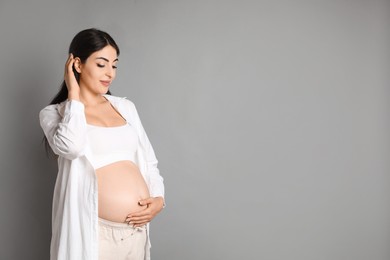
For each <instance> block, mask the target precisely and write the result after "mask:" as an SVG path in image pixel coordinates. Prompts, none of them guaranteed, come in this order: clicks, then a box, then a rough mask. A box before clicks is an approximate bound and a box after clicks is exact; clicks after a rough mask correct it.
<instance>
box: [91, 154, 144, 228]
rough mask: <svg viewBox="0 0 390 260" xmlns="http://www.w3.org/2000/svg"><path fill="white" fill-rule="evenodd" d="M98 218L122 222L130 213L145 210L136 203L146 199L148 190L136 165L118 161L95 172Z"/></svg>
mask: <svg viewBox="0 0 390 260" xmlns="http://www.w3.org/2000/svg"><path fill="white" fill-rule="evenodd" d="M96 176H97V180H98V201H99V206H98V209H99V217H100V218H104V219H107V220H110V221H114V222H124V221H125V219H126V216H127V215H128V214H130V213H133V212H137V211H140V210H142V209H145V208H146V206H139V205H138V201H139V200H141V199H146V198H148V197H149V196H150V195H149V190H148V187H147V185H146V183H145V180H144V178H143V177H142V175H141V172H140V171H139V169H138V167H137V165H135V164H134V163H133V162H131V161H119V162H115V163H112V164H109V165H106V166H104V167H101V168H99V169H97V170H96Z"/></svg>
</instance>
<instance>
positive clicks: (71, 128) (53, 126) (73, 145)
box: [39, 100, 87, 160]
mask: <svg viewBox="0 0 390 260" xmlns="http://www.w3.org/2000/svg"><path fill="white" fill-rule="evenodd" d="M64 102H65V103H64V104H62V103H61V104H56V105H49V106H47V107H45V108H44V109H42V110H41V111H40V112H39V121H40V125H41V127H42V129H43V132H44V133H45V136H46V138H47V140H48V142H49V145H50V147H51V149H52V150H53V152H54V153H55V154H57V155H59V156H62V157H64V158H66V159H69V160H73V159H75V158H77V157H80V156H82V155H83V154H84V152H85V149H84V148H85V144H86V133H87V123H86V119H85V114H84V104H83V103H82V102H80V101H77V100H67V101H64Z"/></svg>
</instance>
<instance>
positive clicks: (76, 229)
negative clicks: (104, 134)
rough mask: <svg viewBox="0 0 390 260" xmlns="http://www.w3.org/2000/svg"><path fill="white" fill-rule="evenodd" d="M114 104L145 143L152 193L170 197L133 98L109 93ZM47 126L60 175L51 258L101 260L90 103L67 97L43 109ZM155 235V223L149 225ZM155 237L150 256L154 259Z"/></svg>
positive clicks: (143, 167) (142, 153) (142, 155)
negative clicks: (88, 119) (87, 107)
mask: <svg viewBox="0 0 390 260" xmlns="http://www.w3.org/2000/svg"><path fill="white" fill-rule="evenodd" d="M104 97H106V98H107V100H108V101H110V103H111V104H112V106H113V107H114V108H115V109H116V110H117V111H118V112H119V113H120V114H121V115H122V116H123V117H124V118H125V119H126V121H127V122H128V123H129V124H131V125H133V126H134V127H135V129H136V131H137V134H138V137H139V142H138V148H137V156H136V159H137V161H136V164H137V165H138V167H139V169H140V171H141V173H142V176H143V177H144V179H145V182H146V184H147V186H148V188H149V192H150V196H151V197H164V184H163V178H162V177H161V175H160V173H159V170H158V168H157V163H158V161H157V159H156V156H155V154H154V151H153V148H152V146H151V144H150V142H149V139H148V137H147V135H146V133H145V131H144V128H143V126H142V124H141V121H140V119H139V116H138V113H137V110H136V108H135V105H134V104H133V102H131V101H130V100H128V99H126V98H122V97H115V96H111V95H104ZM39 120H40V124H41V127H42V129H43V131H44V133H45V135H46V137H47V139H48V141H49V144H50V146H51V148H52V150H53V151H54V153H55V154H57V155H58V175H57V180H56V184H55V188H54V194H53V211H52V238H51V246H50V259H51V260H81V259H82V260H97V259H98V196H97V195H98V193H97V192H98V188H97V179H96V175H95V171H94V169H93V167H92V165H91V163H90V158H91V151H90V147H89V144H88V138H87V122H86V118H85V113H84V105H83V103H81V102H80V101H76V100H66V101H64V102H62V103H60V104H55V105H49V106H47V107H45V108H44V109H42V110H41V111H40V113H39ZM147 230H148V234H149V224H148V225H147ZM149 249H150V239H149V235H148V240H147V244H146V246H145V252H146V254H145V259H150V254H149V251H150V250H149Z"/></svg>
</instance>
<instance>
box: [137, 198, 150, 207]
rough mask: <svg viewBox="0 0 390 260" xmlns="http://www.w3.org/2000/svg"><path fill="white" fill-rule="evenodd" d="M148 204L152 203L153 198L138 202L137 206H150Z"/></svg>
mask: <svg viewBox="0 0 390 260" xmlns="http://www.w3.org/2000/svg"><path fill="white" fill-rule="evenodd" d="M150 203H153V198H147V199H143V200H140V201H138V204H139V205H140V206H145V205H147V204H150Z"/></svg>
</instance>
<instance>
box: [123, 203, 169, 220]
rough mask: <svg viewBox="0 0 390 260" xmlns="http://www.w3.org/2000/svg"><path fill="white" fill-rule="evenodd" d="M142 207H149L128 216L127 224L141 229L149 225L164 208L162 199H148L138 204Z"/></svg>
mask: <svg viewBox="0 0 390 260" xmlns="http://www.w3.org/2000/svg"><path fill="white" fill-rule="evenodd" d="M138 204H139V205H140V206H145V205H146V206H147V207H146V208H145V209H143V210H141V211H138V212H135V213H131V214H129V215H127V218H126V222H128V223H129V225H133V226H134V227H140V226H143V225H146V224H147V223H149V222H150V221H151V220H152V219H153V218H154V217H155V216H156V215H157V214H158V213H160V211H161V210H162V209H163V206H164V199H163V198H162V197H156V198H147V199H144V200H140V201H139V202H138Z"/></svg>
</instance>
